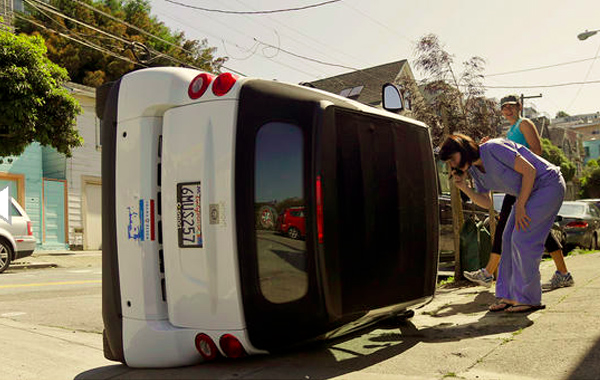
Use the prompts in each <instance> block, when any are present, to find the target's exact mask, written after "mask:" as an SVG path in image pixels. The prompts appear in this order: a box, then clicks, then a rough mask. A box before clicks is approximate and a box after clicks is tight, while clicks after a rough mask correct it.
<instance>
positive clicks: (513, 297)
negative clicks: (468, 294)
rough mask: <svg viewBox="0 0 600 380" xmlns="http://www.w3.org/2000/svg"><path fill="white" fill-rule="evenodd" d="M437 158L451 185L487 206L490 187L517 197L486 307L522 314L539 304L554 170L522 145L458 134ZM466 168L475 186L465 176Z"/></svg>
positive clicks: (560, 188) (560, 186)
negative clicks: (448, 168)
mask: <svg viewBox="0 0 600 380" xmlns="http://www.w3.org/2000/svg"><path fill="white" fill-rule="evenodd" d="M440 158H441V159H442V160H444V161H448V163H449V164H450V166H451V167H452V168H453V177H454V183H455V185H456V187H458V188H459V189H460V190H462V191H463V192H464V193H465V194H467V195H468V196H469V198H471V200H472V201H473V202H475V203H477V204H478V205H480V206H482V207H484V208H489V207H490V205H491V202H492V199H491V195H490V191H492V190H493V191H497V192H501V193H506V194H510V195H513V196H515V197H516V198H517V201H516V203H515V206H514V208H513V210H512V212H511V214H510V216H509V218H508V221H507V223H506V227H505V229H504V234H503V236H502V256H501V259H500V267H499V269H498V279H497V281H496V297H498V298H499V300H498V301H497V302H496V303H495V304H493V305H491V306H490V310H491V311H500V310H505V309H506V311H508V312H528V311H532V310H537V309H540V308H543V307H544V306H543V305H542V304H541V300H542V288H541V284H540V271H539V265H540V261H541V259H542V254H543V252H544V241H545V240H546V237H547V236H548V233H549V232H550V228H551V227H552V223H554V219H555V218H556V215H557V214H558V210H559V209H560V206H561V204H562V201H563V197H564V193H565V181H564V179H563V178H562V175H561V174H560V169H559V168H558V167H557V166H554V165H552V164H551V163H549V162H548V161H546V160H544V159H543V158H541V157H539V156H537V155H535V154H534V153H532V152H531V151H530V150H529V149H527V148H526V147H524V146H522V145H519V144H516V143H514V142H512V141H509V140H506V139H494V140H489V141H488V142H486V143H484V144H481V145H478V144H476V143H475V142H474V141H473V139H471V138H470V137H468V136H465V135H462V134H454V135H450V136H448V137H447V138H446V140H445V141H444V143H443V144H442V147H441V149H440ZM466 171H468V172H469V174H470V175H471V177H472V178H473V182H474V184H475V187H474V188H472V187H470V186H469V184H468V183H467V181H466V180H465V176H466V173H465V172H466Z"/></svg>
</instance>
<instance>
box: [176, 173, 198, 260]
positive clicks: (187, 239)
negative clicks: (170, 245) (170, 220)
mask: <svg viewBox="0 0 600 380" xmlns="http://www.w3.org/2000/svg"><path fill="white" fill-rule="evenodd" d="M177 232H178V235H179V247H181V248H202V246H203V238H202V191H201V187H200V182H188V183H178V184H177Z"/></svg>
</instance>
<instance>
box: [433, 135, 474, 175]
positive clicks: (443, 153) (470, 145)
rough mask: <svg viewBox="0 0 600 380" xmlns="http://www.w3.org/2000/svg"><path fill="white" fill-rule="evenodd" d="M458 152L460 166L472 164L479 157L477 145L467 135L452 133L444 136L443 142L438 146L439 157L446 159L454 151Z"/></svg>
mask: <svg viewBox="0 0 600 380" xmlns="http://www.w3.org/2000/svg"><path fill="white" fill-rule="evenodd" d="M456 152H460V167H461V168H462V167H463V166H465V164H466V163H469V164H472V163H473V161H477V160H478V159H479V145H477V144H476V143H475V141H473V139H472V138H470V137H469V136H467V135H463V134H462V133H454V134H452V135H449V136H448V137H446V140H444V143H443V144H442V146H441V147H440V153H439V154H440V159H441V160H442V161H447V160H449V159H450V156H452V155H453V154H454V153H456Z"/></svg>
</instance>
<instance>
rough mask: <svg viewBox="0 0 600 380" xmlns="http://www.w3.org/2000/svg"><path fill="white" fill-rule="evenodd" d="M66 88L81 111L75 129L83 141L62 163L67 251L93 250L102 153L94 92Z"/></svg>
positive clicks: (97, 243)
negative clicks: (66, 196) (67, 221)
mask: <svg viewBox="0 0 600 380" xmlns="http://www.w3.org/2000/svg"><path fill="white" fill-rule="evenodd" d="M66 87H67V88H68V89H69V90H70V91H71V93H72V95H73V96H74V97H75V98H76V99H77V100H78V101H79V103H80V105H81V107H82V108H83V113H82V114H81V115H79V117H78V118H77V129H78V130H79V133H80V134H81V136H82V137H83V139H84V144H83V146H82V147H79V148H76V149H74V150H73V156H72V157H71V158H67V159H66V179H67V186H68V192H67V193H68V220H69V223H68V226H69V231H68V240H69V245H70V246H71V247H77V248H83V249H86V250H88V249H89V250H96V249H101V246H102V179H101V150H102V149H101V144H100V123H99V120H98V119H97V118H96V112H95V107H96V90H95V89H94V88H91V87H87V86H82V85H79V84H75V83H67V85H66Z"/></svg>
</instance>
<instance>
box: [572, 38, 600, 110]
mask: <svg viewBox="0 0 600 380" xmlns="http://www.w3.org/2000/svg"><path fill="white" fill-rule="evenodd" d="M599 53H600V45H598V49H597V50H596V56H595V57H594V58H598V54H599ZM593 67H594V61H592V63H590V67H589V69H588V71H587V74H585V78H584V79H583V81H584V82H587V80H588V78H589V77H590V73H591V72H592V68H593ZM582 88H583V84H582V85H581V86H579V88H578V89H577V93H575V96H574V97H573V100H572V101H571V104H569V107H567V109H568V110H570V109H571V107H572V106H573V103H575V101H576V100H577V98H578V97H579V93H581V89H582Z"/></svg>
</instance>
